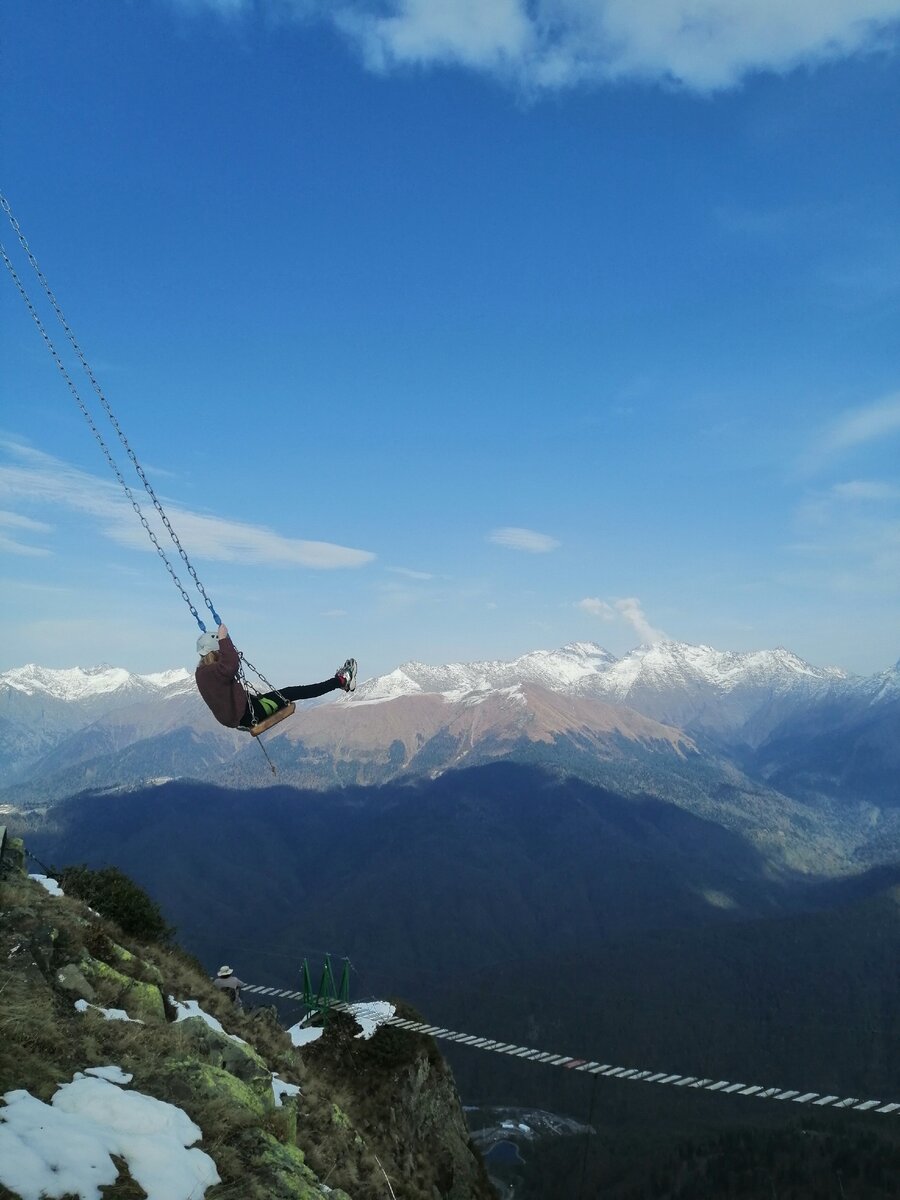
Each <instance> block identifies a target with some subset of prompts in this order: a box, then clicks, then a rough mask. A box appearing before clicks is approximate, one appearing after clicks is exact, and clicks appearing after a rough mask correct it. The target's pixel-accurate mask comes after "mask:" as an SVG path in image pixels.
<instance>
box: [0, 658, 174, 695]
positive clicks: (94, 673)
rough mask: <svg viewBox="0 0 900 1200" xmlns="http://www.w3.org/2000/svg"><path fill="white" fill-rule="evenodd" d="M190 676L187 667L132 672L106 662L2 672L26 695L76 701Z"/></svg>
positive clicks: (3, 680)
mask: <svg viewBox="0 0 900 1200" xmlns="http://www.w3.org/2000/svg"><path fill="white" fill-rule="evenodd" d="M190 678H191V677H190V675H189V674H188V673H187V671H185V670H184V668H178V669H177V670H174V671H162V672H159V673H157V674H154V675H132V674H131V672H130V671H126V670H125V669H124V668H123V667H110V666H108V665H106V664H103V665H101V666H97V667H63V668H57V669H54V668H51V667H39V666H37V665H36V664H35V663H28V664H27V665H26V666H24V667H14V668H13V669H12V670H11V671H5V672H3V674H0V686H3V685H5V686H6V687H9V688H12V689H13V690H14V691H17V692H22V693H23V694H24V695H26V696H41V695H43V696H48V697H51V698H52V699H54V700H62V701H69V702H77V701H83V700H92V699H96V698H100V697H103V696H109V695H111V694H113V693H115V692H121V691H154V692H155V691H161V690H162V689H164V688H168V687H171V686H172V685H173V684H177V683H183V682H185V681H186V680H189V679H190Z"/></svg>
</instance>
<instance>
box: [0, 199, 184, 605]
mask: <svg viewBox="0 0 900 1200" xmlns="http://www.w3.org/2000/svg"><path fill="white" fill-rule="evenodd" d="M2 203H3V207H4V208H6V203H5V201H2ZM7 211H8V210H7ZM0 254H2V256H3V261H4V263H5V264H6V269H7V270H8V271H9V273H10V275H11V276H12V279H13V282H14V283H15V285H16V287H17V288H18V289H19V294H20V296H21V297H22V299H23V300H24V301H25V306H26V307H27V309H28V311H29V312H30V313H31V317H32V320H33V321H34V323H35V325H36V326H37V329H38V333H39V334H40V335H41V337H42V338H43V340H44V344H45V345H46V347H47V349H48V350H49V351H50V355H51V357H52V358H53V361H54V362H55V363H56V365H57V367H58V368H59V371H60V374H61V375H62V377H63V379H64V380H65V381H66V385H67V386H68V389H69V391H70V392H71V393H72V395H73V397H74V398H75V403H76V404H77V405H78V407H79V408H80V409H81V413H82V416H83V417H84V419H85V421H87V423H88V427H89V428H90V430H91V433H93V435H94V437H95V438H96V439H97V442H98V444H99V446H100V449H101V450H102V451H103V454H104V456H105V458H106V461H107V462H108V463H109V466H110V468H111V469H112V471H113V473H114V475H115V477H116V479H117V480H118V481H119V483H120V484H121V486H122V490H123V491H124V492H125V495H126V496H127V497H128V500H129V501H130V503H131V507H132V508H133V509H134V511H135V513H136V514H137V516H138V519H139V520H140V522H141V524H142V525H143V527H144V529H145V530H146V532H147V536H148V537H149V539H150V541H151V542H152V543H153V545H154V547H155V549H156V553H157V554H158V555H159V557H160V558H161V559H162V561H163V564H164V566H165V568H166V570H167V571H168V572H169V574H170V575H171V577H172V581H173V582H174V584H175V586H176V587H177V588H178V590H179V592H180V593H181V596H182V599H183V600H184V602H185V604H186V605H187V606H188V608H189V609H190V610H191V613H192V615H193V617H194V620H195V621H196V622H197V624H198V625H199V626H200V628H201V629H203V622H202V620H201V619H200V614H199V613H198V612H197V609H196V607H195V605H194V603H193V601H192V600H191V597H190V595H189V594H188V592H187V591H186V590H185V588H184V584H183V583H182V582H181V580H180V579H179V578H178V576H177V575H176V574H175V569H174V567H173V566H172V564H171V563H170V562H169V560H168V558H167V557H166V552H165V551H164V550H163V548H162V546H161V545H160V544H159V541H158V539H157V537H156V534H155V533H154V532H153V530H152V529H151V528H150V523H149V521H148V520H147V517H146V516H145V514H144V512H143V511H142V509H141V506H140V504H139V503H138V501H137V499H136V498H135V496H134V493H133V492H132V490H131V488H130V487H129V486H128V484H127V482H126V481H125V479H124V478H123V476H122V472H121V471H120V470H119V466H118V463H117V462H116V460H115V459H114V458H113V456H112V454H111V453H110V450H109V447H108V446H107V444H106V442H105V441H104V440H103V435H102V434H101V432H100V430H99V429H98V428H97V426H96V424H95V423H94V418H93V417H92V416H91V413H90V411H89V409H88V408H87V407H86V405H85V403H84V401H83V400H82V398H81V396H80V395H79V394H78V389H77V388H76V386H75V383H74V380H73V379H72V376H71V375H70V374H69V372H68V371H67V370H66V366H65V363H63V361H62V359H61V358H60V356H59V353H58V351H57V349H56V347H55V346H54V344H53V341H52V340H51V338H50V335H49V334H48V332H47V330H46V328H45V326H44V323H43V321H42V320H41V318H40V315H39V314H38V312H37V309H36V308H35V307H34V305H33V304H32V302H31V297H30V296H29V295H28V293H27V292H26V290H25V285H24V284H23V283H22V280H21V279H20V278H19V274H18V272H17V271H16V269H15V267H14V266H13V264H12V262H11V261H10V258H9V255H8V254H7V253H6V248H5V246H4V245H3V243H2V242H0Z"/></svg>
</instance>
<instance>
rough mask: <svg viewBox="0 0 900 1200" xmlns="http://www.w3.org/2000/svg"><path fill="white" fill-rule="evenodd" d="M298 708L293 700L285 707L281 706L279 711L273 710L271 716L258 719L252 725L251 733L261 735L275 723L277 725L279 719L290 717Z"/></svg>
mask: <svg viewBox="0 0 900 1200" xmlns="http://www.w3.org/2000/svg"><path fill="white" fill-rule="evenodd" d="M296 708H297V705H296V704H294V702H293V700H292V701H291V702H290V703H289V704H286V705H285V706H284V708H279V709H278V711H277V712H273V713H272V715H271V717H266V719H265V720H264V721H257V723H256V724H255V725H252V726H251V727H250V733H251V735H252V736H253V737H259V735H260V734H261V733H265V732H266V730H267V729H271V728H272V726H273V725H277V724H278V722H279V721H283V720H284V719H285V717H289V716H290V715H291V714H292V713H293V712H295V711H296Z"/></svg>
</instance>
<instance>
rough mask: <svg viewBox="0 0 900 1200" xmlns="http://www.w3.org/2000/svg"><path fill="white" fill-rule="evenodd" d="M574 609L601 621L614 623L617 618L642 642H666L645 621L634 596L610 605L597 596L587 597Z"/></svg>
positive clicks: (662, 635)
mask: <svg viewBox="0 0 900 1200" xmlns="http://www.w3.org/2000/svg"><path fill="white" fill-rule="evenodd" d="M575 607H576V608H580V609H581V610H582V612H586V613H590V614H591V616H592V617H599V619H600V620H601V621H615V620H616V619H617V618H619V619H621V620H623V621H626V622H627V623H628V624H629V625H630V626H631V627H632V629H633V630H634V631H635V633H636V634H637V635H638V637H639V638H640V639H641V641H642V642H645V643H648V644H652V643H654V642H665V641H667V640H668V639H667V637H666V634H665V633H663V631H662V630H661V629H656V628H655V627H654V626H653V625H651V624H650V622H649V621H648V620H647V617H646V615H645V613H644V610H643V607H642V605H641V602H640V600H638V599H637V597H636V596H627V597H625V598H623V599H621V600H614V601H613V602H612V604H609V603H607V601H606V600H601V599H600V598H599V597H597V596H587V597H585V599H584V600H579V601H577V603H576V605H575Z"/></svg>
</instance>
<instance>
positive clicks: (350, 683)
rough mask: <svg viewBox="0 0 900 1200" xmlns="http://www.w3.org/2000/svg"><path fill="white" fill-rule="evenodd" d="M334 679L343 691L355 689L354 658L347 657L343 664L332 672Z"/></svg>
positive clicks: (353, 690)
mask: <svg viewBox="0 0 900 1200" xmlns="http://www.w3.org/2000/svg"><path fill="white" fill-rule="evenodd" d="M334 677H335V679H336V680H337V681H338V683H339V684H340V685H341V687H342V688H343V689H344V691H345V692H355V691H356V659H355V658H348V659H347V661H346V662H345V663H344V665H343V666H342V667H340V668H338V670H337V671H335V673H334Z"/></svg>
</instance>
